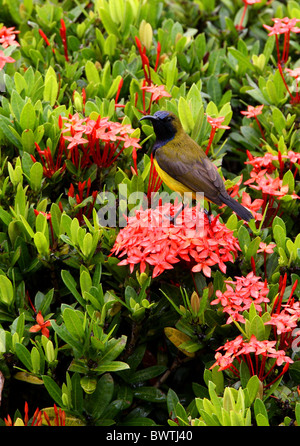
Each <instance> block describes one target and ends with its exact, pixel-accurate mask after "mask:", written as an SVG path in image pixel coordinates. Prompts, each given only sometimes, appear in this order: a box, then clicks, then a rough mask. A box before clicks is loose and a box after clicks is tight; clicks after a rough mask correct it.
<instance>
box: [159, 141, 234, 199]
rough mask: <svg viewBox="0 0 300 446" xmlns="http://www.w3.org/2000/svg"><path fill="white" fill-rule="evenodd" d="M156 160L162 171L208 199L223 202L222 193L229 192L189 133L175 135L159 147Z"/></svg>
mask: <svg viewBox="0 0 300 446" xmlns="http://www.w3.org/2000/svg"><path fill="white" fill-rule="evenodd" d="M155 159H156V161H157V163H158V165H159V167H160V168H161V169H162V170H164V171H165V172H166V173H167V174H168V175H170V176H171V177H172V178H174V179H175V180H177V181H179V182H180V183H182V184H184V185H185V186H186V187H187V188H189V189H190V190H191V191H193V192H203V193H204V195H205V197H206V198H207V199H208V200H210V201H212V202H213V203H216V204H218V205H221V204H222V201H221V200H220V195H222V194H225V195H227V192H226V189H225V186H224V182H223V180H222V178H221V177H220V175H219V173H218V171H217V169H216V167H215V165H214V164H213V163H212V162H211V161H210V160H209V159H208V158H207V156H206V155H205V153H204V152H203V150H202V149H201V148H200V147H199V146H198V144H197V143H196V142H195V141H194V140H193V139H191V138H190V137H188V136H187V135H185V137H184V138H182V139H181V138H180V139H177V138H174V139H173V140H172V141H171V142H169V143H168V144H166V145H164V146H162V147H160V148H159V149H157V150H156V152H155Z"/></svg>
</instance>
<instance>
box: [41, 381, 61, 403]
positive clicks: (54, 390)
mask: <svg viewBox="0 0 300 446" xmlns="http://www.w3.org/2000/svg"><path fill="white" fill-rule="evenodd" d="M42 379H43V382H44V385H45V387H46V389H47V391H48V393H49V395H50V396H51V398H53V400H54V401H55V402H56V404H58V406H60V407H64V404H63V402H62V390H61V388H60V387H59V386H58V385H57V384H56V382H55V381H54V380H53V379H52V378H50V376H47V375H43V376H42Z"/></svg>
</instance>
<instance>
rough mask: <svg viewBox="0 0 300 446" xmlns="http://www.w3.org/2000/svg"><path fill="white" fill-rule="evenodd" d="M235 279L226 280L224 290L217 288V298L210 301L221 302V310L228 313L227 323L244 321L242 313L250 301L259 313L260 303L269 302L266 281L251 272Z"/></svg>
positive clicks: (215, 303) (216, 303)
mask: <svg viewBox="0 0 300 446" xmlns="http://www.w3.org/2000/svg"><path fill="white" fill-rule="evenodd" d="M235 279H236V280H226V281H225V283H226V291H225V292H224V293H223V292H222V291H220V290H217V291H216V297H217V299H215V300H213V301H212V302H211V305H218V304H221V305H222V307H223V312H224V313H227V314H229V318H228V319H227V321H226V323H227V324H230V323H231V322H232V321H238V322H242V323H245V318H244V316H243V315H242V313H243V311H247V310H249V308H250V306H251V304H252V303H253V304H254V306H255V309H256V310H257V311H258V313H259V314H260V313H261V312H262V307H261V304H262V303H267V302H269V299H268V298H267V295H268V293H269V289H268V287H267V284H266V282H263V281H261V278H260V277H257V276H255V275H254V273H253V272H251V273H249V274H248V275H247V276H246V277H235Z"/></svg>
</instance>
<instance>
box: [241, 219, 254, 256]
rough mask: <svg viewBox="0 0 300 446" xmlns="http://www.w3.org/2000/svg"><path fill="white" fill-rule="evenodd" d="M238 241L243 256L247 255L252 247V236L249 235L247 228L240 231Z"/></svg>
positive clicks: (243, 227) (242, 227)
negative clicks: (249, 247)
mask: <svg viewBox="0 0 300 446" xmlns="http://www.w3.org/2000/svg"><path fill="white" fill-rule="evenodd" d="M238 240H239V244H240V247H241V250H242V252H243V254H244V255H245V254H246V253H247V249H248V246H249V245H250V242H251V238H250V234H249V232H248V230H247V228H245V226H241V227H240V229H239V231H238Z"/></svg>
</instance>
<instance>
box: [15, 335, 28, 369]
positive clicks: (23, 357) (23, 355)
mask: <svg viewBox="0 0 300 446" xmlns="http://www.w3.org/2000/svg"><path fill="white" fill-rule="evenodd" d="M15 352H16V355H17V357H18V358H19V360H20V361H21V362H22V363H23V364H24V366H25V367H26V369H27V370H29V371H30V372H31V371H32V363H31V355H30V353H29V351H28V350H27V348H26V347H25V345H23V344H20V343H18V342H17V343H16V345H15Z"/></svg>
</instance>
